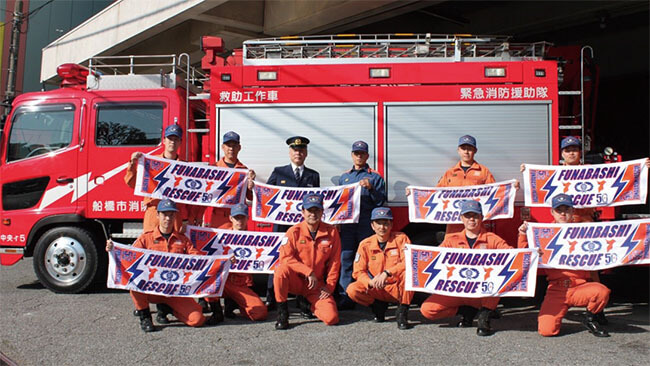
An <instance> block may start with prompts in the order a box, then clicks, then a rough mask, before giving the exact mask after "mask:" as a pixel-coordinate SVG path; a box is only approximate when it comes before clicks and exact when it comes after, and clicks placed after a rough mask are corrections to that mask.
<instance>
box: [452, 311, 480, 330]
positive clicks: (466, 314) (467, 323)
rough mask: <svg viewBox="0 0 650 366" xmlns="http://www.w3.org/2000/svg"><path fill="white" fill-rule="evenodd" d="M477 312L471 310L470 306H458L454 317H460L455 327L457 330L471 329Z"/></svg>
mask: <svg viewBox="0 0 650 366" xmlns="http://www.w3.org/2000/svg"><path fill="white" fill-rule="evenodd" d="M477 312H478V309H477V308H473V307H471V306H459V307H458V311H457V312H456V315H460V321H459V322H458V324H457V325H456V326H457V327H458V328H469V327H471V326H472V322H473V321H474V317H475V316H476V313H477Z"/></svg>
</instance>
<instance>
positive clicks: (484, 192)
mask: <svg viewBox="0 0 650 366" xmlns="http://www.w3.org/2000/svg"><path fill="white" fill-rule="evenodd" d="M515 182H516V181H515V180H514V179H512V180H508V181H503V182H499V183H492V184H481V185H476V186H463V187H414V186H408V187H407V189H409V190H410V191H411V194H410V195H409V196H408V206H409V221H410V222H428V223H434V224H460V223H462V221H461V220H460V205H461V203H462V202H463V201H465V200H476V201H479V202H480V203H481V206H482V208H483V219H484V220H495V219H507V218H512V217H513V215H514V211H515V195H516V194H517V190H516V189H515Z"/></svg>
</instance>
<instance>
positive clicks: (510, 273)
mask: <svg viewBox="0 0 650 366" xmlns="http://www.w3.org/2000/svg"><path fill="white" fill-rule="evenodd" d="M514 261H515V257H512V259H511V260H510V263H508V264H507V265H506V266H505V267H503V269H502V270H501V272H499V274H498V275H497V276H503V278H504V279H503V282H501V286H499V290H501V288H503V286H504V285H505V284H506V283H508V281H509V280H510V279H511V278H512V276H514V275H515V273H517V271H514V270H511V269H510V266H512V262H514ZM499 290H497V293H498V292H499Z"/></svg>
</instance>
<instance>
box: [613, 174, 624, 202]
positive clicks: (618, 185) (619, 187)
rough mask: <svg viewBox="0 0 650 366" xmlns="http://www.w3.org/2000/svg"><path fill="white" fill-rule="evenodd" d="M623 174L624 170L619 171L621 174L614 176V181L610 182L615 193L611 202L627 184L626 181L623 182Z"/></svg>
mask: <svg viewBox="0 0 650 366" xmlns="http://www.w3.org/2000/svg"><path fill="white" fill-rule="evenodd" d="M623 175H625V170H623V172H622V173H621V175H619V176H618V178H616V180H615V181H614V183H612V187H616V193H615V194H614V198H613V199H612V202H614V201H616V199H617V198H618V195H619V194H620V193H621V191H622V190H623V188H625V186H626V185H627V183H623Z"/></svg>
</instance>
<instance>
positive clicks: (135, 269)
mask: <svg viewBox="0 0 650 366" xmlns="http://www.w3.org/2000/svg"><path fill="white" fill-rule="evenodd" d="M142 258H144V256H142V257H140V258H138V260H137V261H135V262H133V264H132V265H131V267H129V268H127V270H126V271H127V272H129V273H130V274H131V278H129V283H131V282H133V280H135V279H136V278H138V276H140V275H141V274H142V272H144V271H143V270H141V269H138V266H139V265H140V262H142Z"/></svg>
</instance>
